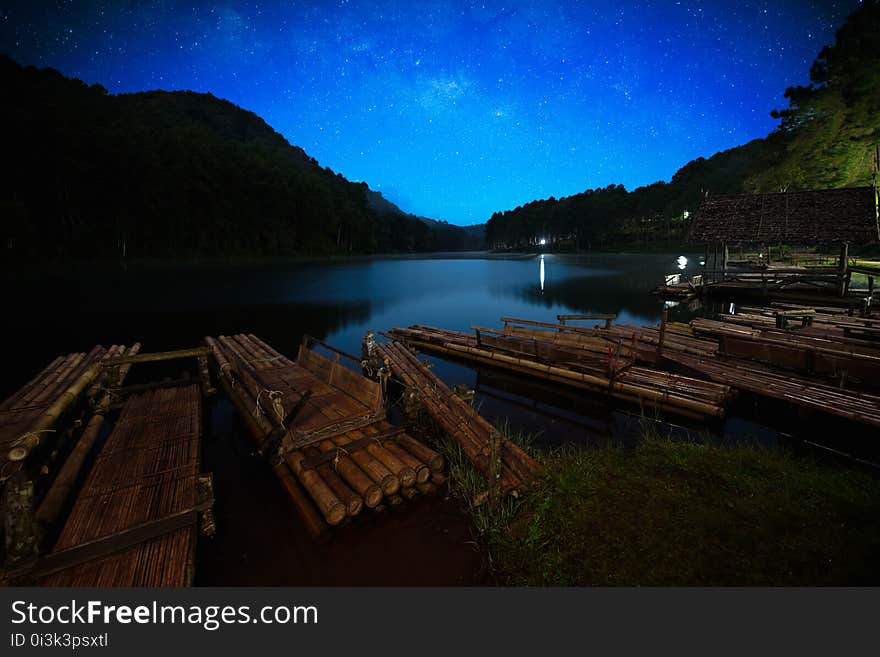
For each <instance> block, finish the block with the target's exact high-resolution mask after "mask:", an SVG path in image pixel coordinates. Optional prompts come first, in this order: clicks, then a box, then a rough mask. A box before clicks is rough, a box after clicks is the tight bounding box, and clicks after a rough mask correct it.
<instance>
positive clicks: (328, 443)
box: [205, 335, 445, 536]
mask: <svg viewBox="0 0 880 657" xmlns="http://www.w3.org/2000/svg"><path fill="white" fill-rule="evenodd" d="M205 342H206V344H207V345H208V346H209V347H210V349H211V351H212V353H213V355H214V359H215V361H216V363H217V367H218V371H219V374H220V382H221V385H222V386H223V389H224V391H225V392H226V394H227V396H229V398H230V399H231V400H232V401H233V403H234V404H235V406H236V408H237V409H238V412H239V415H240V416H241V417H242V418H243V419H244V420H245V422H246V423H247V425H248V429H249V432H250V434H251V437H252V439H253V440H254V442H255V444H256V447H257V449H258V451H259V452H260V453H262V454H263V455H264V456H265V457H266V458H267V459H268V461H269V463H270V464H271V466H272V468H273V471H274V473H275V475H276V477H277V478H278V480H279V481H280V483H281V484H282V486H283V487H284V489H285V491H286V492H287V494H288V496H289V497H290V499H291V502H292V503H293V505H294V507H295V508H296V510H297V511H298V513H299V515H300V517H301V518H302V519H303V521H304V523H305V525H306V527H307V528H308V529H309V531H310V532H311V533H312V534H313V535H315V536H319V535H322V534H324V533H325V532H326V531H327V529H328V526H337V525H340V524H342V523H343V522H344V521H346V520H347V519H350V518H353V517H354V516H357V515H359V514H361V513H362V511H363V510H364V509H365V508H366V509H372V510H382V509H384V508H386V506H387V505H386V504H385V503H386V502H387V504H390V505H398V504H400V503H401V502H402V501H403V500H404V499H412V498H413V497H416V496H417V495H420V494H426V493H432V492H435V491H436V485H437V484H442V483H443V480H444V478H443V474H442V472H443V469H444V465H445V464H444V460H443V457H442V456H441V455H440V454H438V453H437V452H435V451H434V450H432V449H430V448H429V447H427V446H425V445H423V444H422V443H420V442H418V441H417V440H415V439H414V438H412V437H411V436H409V435H407V434H406V433H404V432H403V431H402V430H401V429H397V428H395V427H393V426H392V425H391V424H390V423H388V422H387V420H386V409H385V399H384V393H383V385H382V383H381V382H376V381H372V380H370V379H368V378H367V377H365V376H363V375H361V374H360V373H356V372H353V371H352V370H350V369H348V368H347V367H345V366H344V365H343V364H342V362H341V359H342V358H345V359H346V360H349V361H352V362H354V363H357V367H358V368H360V365H361V362H360V360H359V359H356V358H354V357H353V356H348V355H347V354H344V353H342V352H339V351H336V350H332V348H330V347H328V346H327V345H323V343H319V342H318V341H317V340H314V339H313V338H308V337H307V338H306V339H305V340H304V341H303V344H302V345H301V347H300V349H299V354H298V357H297V362H296V363H294V362H293V361H292V360H290V359H289V358H287V357H286V356H284V355H282V354H281V353H279V352H278V351H276V350H275V349H273V348H272V347H270V346H269V345H267V344H266V343H265V342H263V341H262V340H260V339H259V338H257V337H256V336H254V335H236V336H232V337H227V336H220V337H218V338H216V339H214V338H211V337H208V338H205ZM316 344H320V345H322V346H324V347H326V348H328V349H330V350H332V351H333V353H334V358H333V359H330V358H327V357H325V356H322V355H321V354H319V353H317V352H316V351H314V350H313V349H312V348H311V347H313V346H314V345H316Z"/></svg>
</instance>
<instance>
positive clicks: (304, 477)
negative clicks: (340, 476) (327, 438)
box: [287, 452, 347, 527]
mask: <svg viewBox="0 0 880 657" xmlns="http://www.w3.org/2000/svg"><path fill="white" fill-rule="evenodd" d="M304 458H305V454H303V453H302V452H291V453H290V454H288V455H287V465H289V466H290V469H291V470H292V471H293V474H295V475H296V478H297V479H299V481H300V483H301V484H302V485H303V488H305V489H306V491H307V492H308V493H309V495H310V496H311V498H312V499H313V500H314V501H315V504H317V506H318V509H320V511H321V513H323V514H324V520H326V521H327V524H328V525H330V526H331V527H332V526H334V525H338V524H339V523H340V522H342V520H343V518H345V515H346V511H347V509H346V506H345V505H344V504H343V503H342V502H340V501H339V498H338V497H336V494H335V493H334V492H333V490H332V489H331V488H330V486H328V485H327V483H326V482H325V481H324V480H323V479H322V478H321V476H320V475H319V474H318V473H317V472H315V471H314V470H306V469H304V468H303V467H302V460H303V459H304Z"/></svg>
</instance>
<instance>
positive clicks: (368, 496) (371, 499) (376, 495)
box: [363, 484, 382, 509]
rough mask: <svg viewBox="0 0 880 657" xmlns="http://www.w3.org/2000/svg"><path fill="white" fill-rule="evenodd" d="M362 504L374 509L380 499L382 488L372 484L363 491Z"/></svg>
mask: <svg viewBox="0 0 880 657" xmlns="http://www.w3.org/2000/svg"><path fill="white" fill-rule="evenodd" d="M363 495H364V504H366V506H367V508H369V509H375V508H376V507H377V506H379V503H380V502H381V501H382V489H381V488H379V487H378V486H376V485H375V484H373V485H372V486H370V487H369V488H367V490H365V491H364V493H363Z"/></svg>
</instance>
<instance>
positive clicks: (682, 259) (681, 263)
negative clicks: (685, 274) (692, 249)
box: [678, 256, 688, 269]
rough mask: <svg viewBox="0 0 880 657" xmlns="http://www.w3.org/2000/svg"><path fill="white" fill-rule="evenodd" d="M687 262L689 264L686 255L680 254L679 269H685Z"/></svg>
mask: <svg viewBox="0 0 880 657" xmlns="http://www.w3.org/2000/svg"><path fill="white" fill-rule="evenodd" d="M687 264H688V259H687V258H685V257H684V256H678V268H679V269H684V268H685V267H687Z"/></svg>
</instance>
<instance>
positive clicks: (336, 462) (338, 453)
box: [333, 446, 348, 470]
mask: <svg viewBox="0 0 880 657" xmlns="http://www.w3.org/2000/svg"><path fill="white" fill-rule="evenodd" d="M343 456H348V450H347V449H345V448H344V447H341V446H339V447H337V448H336V454H335V455H334V456H333V469H334V470H336V468H337V466H338V465H339V461H341V460H342V457H343Z"/></svg>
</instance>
